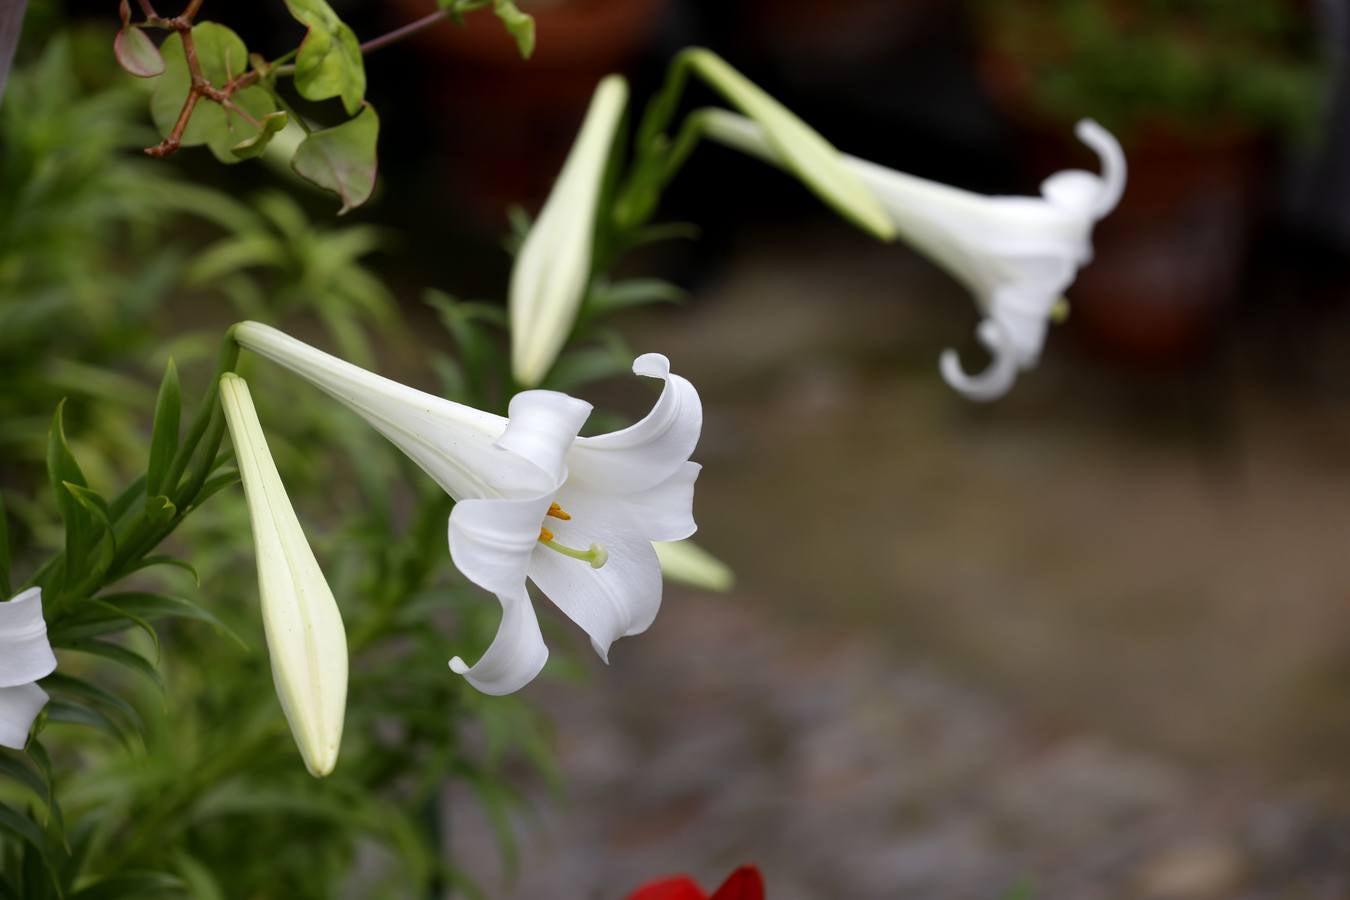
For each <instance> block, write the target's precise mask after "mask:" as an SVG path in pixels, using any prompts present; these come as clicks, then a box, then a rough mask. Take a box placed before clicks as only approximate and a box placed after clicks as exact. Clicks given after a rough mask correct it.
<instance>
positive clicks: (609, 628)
mask: <svg viewBox="0 0 1350 900" xmlns="http://www.w3.org/2000/svg"><path fill="white" fill-rule="evenodd" d="M558 503H559V504H560V505H561V506H562V507H563V508H564V509H566V510H567V511H568V513H570V514H571V516H572V518H571V519H570V520H569V521H557V522H556V524H555V520H553V519H550V520H549V526H548V527H549V529H550V530H551V531H553V532H554V534H555V536H556V538H557V540H558V541H560V542H561V543H563V544H568V545H570V546H575V547H587V546H589V545H590V544H593V543H595V544H600V545H601V546H603V547H604V548H605V550H606V551H607V552H608V554H609V556H608V560H607V561H606V563H605V564H604V565H603V566H601V567H600V568H599V569H594V568H591V567H590V566H589V565H587V564H586V563H584V562H581V561H578V560H575V559H570V558H568V557H565V556H563V555H561V554H559V553H555V552H554V551H552V550H550V549H549V548H547V547H545V546H543V545H542V544H540V545H538V546H537V547H536V548H535V550H534V555H533V557H532V558H531V560H530V570H529V572H530V580H531V581H533V582H534V583H535V584H536V585H538V586H539V589H540V590H541V591H543V592H544V593H545V594H546V595H547V596H548V598H549V599H550V600H552V601H553V604H554V605H555V606H557V607H558V608H559V609H561V610H562V611H563V612H564V613H565V614H566V615H567V617H568V618H569V619H571V620H572V621H573V622H575V623H576V624H577V625H578V626H579V627H580V628H581V629H582V630H583V631H585V632H586V634H588V635H590V638H591V646H593V647H594V648H595V652H596V653H598V654H600V658H601V659H604V660H605V661H606V662H608V661H609V647H610V645H611V644H612V643H614V641H616V640H618V639H619V638H621V637H625V636H628V635H634V634H640V633H641V632H643V631H646V630H647V628H648V627H650V626H651V624H652V621H653V620H655V618H656V614H657V612H658V611H659V610H660V609H661V564H660V562H659V561H658V560H657V558H656V551H655V550H653V549H652V544H651V541H649V540H647V539H646V538H644V537H642V535H641V534H639V533H638V530H637V529H636V528H635V527H634V523H633V522H631V521H629V519H628V518H627V516H625V515H623V514H622V513H621V512H617V511H616V509H615V507H614V506H613V505H612V504H611V503H610V502H609V499H608V498H606V497H601V496H597V495H594V494H591V493H589V492H586V491H583V490H578V489H576V488H573V487H572V486H571V484H570V483H569V484H568V485H566V486H564V487H563V489H562V490H561V491H559V493H558Z"/></svg>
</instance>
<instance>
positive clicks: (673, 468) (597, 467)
mask: <svg viewBox="0 0 1350 900" xmlns="http://www.w3.org/2000/svg"><path fill="white" fill-rule="evenodd" d="M633 373H634V374H636V375H644V376H646V377H648V378H661V379H664V380H665V382H666V384H665V387H664V388H663V389H662V391H661V396H660V397H659V398H657V401H656V405H655V406H653V407H652V410H651V412H649V413H648V414H647V415H646V417H645V418H643V419H642V420H641V421H640V422H636V423H634V424H633V425H630V426H629V427H627V428H625V429H623V430H622V431H613V432H610V433H609V434H602V435H598V436H596V437H586V438H578V439H577V441H576V443H575V444H574V445H573V447H572V451H571V452H570V453H569V454H568V456H567V466H568V470H569V478H570V480H572V481H575V482H578V483H584V484H585V485H586V486H587V488H590V489H593V490H596V491H600V492H603V493H606V494H631V493H634V492H637V491H644V490H647V489H648V488H653V487H656V486H657V485H659V484H661V483H662V482H664V481H666V480H668V479H669V478H671V477H672V476H674V475H675V474H676V473H677V472H679V471H680V468H681V467H682V466H683V465H684V464H685V463H686V462H688V460H689V455H690V454H691V453H693V452H694V447H695V446H697V445H698V436H699V432H700V431H701V430H702V428H703V403H702V401H701V400H700V399H699V396H698V391H697V390H695V389H694V386H693V385H692V384H690V383H689V381H688V380H686V379H684V378H682V377H680V376H679V375H676V374H674V373H672V372H671V371H670V360H668V359H666V358H665V357H664V356H662V355H661V354H660V353H644V354H643V355H641V356H639V357H638V358H637V359H635V360H634V361H633Z"/></svg>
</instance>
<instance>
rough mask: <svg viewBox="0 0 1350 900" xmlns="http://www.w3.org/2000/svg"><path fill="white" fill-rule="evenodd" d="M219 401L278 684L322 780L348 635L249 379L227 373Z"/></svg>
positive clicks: (341, 710)
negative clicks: (240, 491)
mask: <svg viewBox="0 0 1350 900" xmlns="http://www.w3.org/2000/svg"><path fill="white" fill-rule="evenodd" d="M220 402H221V405H222V406H223V407H224V409H225V420H226V422H227V423H228V424H229V427H230V440H231V441H232V442H233V444H234V455H235V458H236V459H237V460H238V462H239V477H240V480H242V481H243V483H244V496H245V498H246V500H247V502H248V513H249V521H250V523H251V524H252V526H253V543H254V546H255V548H256V550H255V552H256V554H257V557H258V587H259V593H260V594H261V603H262V618H263V632H264V634H265V635H266V637H267V652H268V655H269V657H270V658H271V662H272V681H273V683H274V684H275V685H276V689H277V697H278V698H279V699H280V700H281V708H282V711H283V712H284V713H285V714H286V721H287V723H289V724H290V727H291V734H292V735H293V736H294V738H295V744H296V746H297V747H298V748H299V749H300V756H301V757H302V758H303V759H304V761H305V768H307V769H308V770H309V772H310V774H311V775H314V776H315V777H316V778H322V777H323V776H325V775H328V774H329V773H331V772H332V771H333V768H334V767H335V766H336V765H337V757H338V749H339V748H340V747H341V745H342V723H343V717H344V716H345V715H346V710H347V632H346V629H345V628H344V627H343V624H342V614H341V612H339V610H338V606H337V601H335V600H334V599H333V592H332V590H331V589H330V588H329V587H328V582H327V580H325V579H324V577H323V572H322V571H321V570H320V569H319V563H318V561H317V560H316V559H315V558H314V551H313V550H311V549H310V546H309V541H307V540H306V539H305V532H304V530H303V529H302V528H301V527H300V520H299V519H297V518H296V515H295V509H294V508H293V507H292V506H291V501H290V498H288V497H287V496H286V488H285V487H284V486H283V485H282V483H281V475H280V474H278V472H277V467H276V464H275V463H274V462H273V461H272V454H271V452H270V451H269V450H268V449H267V440H266V438H264V437H263V431H262V426H261V424H259V422H258V413H257V411H256V410H255V409H254V407H253V399H252V397H251V396H250V395H249V391H248V384H247V383H245V381H244V379H242V378H240V377H239V376H238V375H234V374H232V373H231V374H226V375H223V376H221V379H220Z"/></svg>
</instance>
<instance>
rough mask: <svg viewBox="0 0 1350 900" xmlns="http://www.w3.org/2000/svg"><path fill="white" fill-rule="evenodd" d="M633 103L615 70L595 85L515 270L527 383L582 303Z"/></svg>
mask: <svg viewBox="0 0 1350 900" xmlns="http://www.w3.org/2000/svg"><path fill="white" fill-rule="evenodd" d="M627 101H628V84H627V82H625V81H624V80H623V79H622V78H620V77H619V76H617V75H610V76H609V77H607V78H605V79H604V80H603V81H601V82H600V85H599V86H598V87H597V88H596V89H595V96H594V97H592V98H591V106H590V109H589V110H587V112H586V120H585V122H583V123H582V126H581V131H580V132H579V133H578V134H577V139H576V143H574V144H573V145H572V151H571V152H570V153H569V154H568V156H567V162H566V163H564V165H563V169H562V172H561V174H559V175H558V180H557V182H556V183H555V184H554V185H553V192H552V193H551V194H549V197H548V200H547V201H546V202H545V203H544V208H543V209H542V210H540V212H539V218H538V219H536V220H535V222H534V224H533V226H531V228H530V233H529V234H528V235H527V236H526V238H525V242H524V243H523V244H522V245H521V247H520V252H519V254H518V255H517V256H516V264H515V266H514V267H513V268H512V270H511V286H510V304H509V306H510V315H511V368H512V371H513V373H514V375H515V378H516V381H518V382H519V383H520V384H523V385H526V386H527V387H533V386H534V385H536V384H538V383H539V382H541V381H543V380H544V376H546V375H547V374H548V370H549V369H550V368H551V367H552V366H553V362H554V360H556V359H557V358H558V353H559V352H560V351H561V350H562V347H563V344H564V343H565V342H566V341H567V335H568V334H569V333H570V332H571V330H572V325H573V323H574V322H575V321H576V318H577V312H578V310H579V309H580V307H581V301H582V298H583V295H584V294H585V292H586V285H587V284H588V283H589V281H590V277H591V245H592V243H593V241H594V239H595V215H596V206H597V205H598V204H599V201H600V186H601V182H602V181H603V179H604V175H605V166H606V163H607V162H608V161H609V154H610V149H611V147H612V146H613V144H614V133H615V131H616V130H617V129H618V127H619V119H620V117H621V116H622V115H623V109H624V105H625V104H626V103H627Z"/></svg>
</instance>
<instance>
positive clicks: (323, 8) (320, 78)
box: [286, 0, 366, 116]
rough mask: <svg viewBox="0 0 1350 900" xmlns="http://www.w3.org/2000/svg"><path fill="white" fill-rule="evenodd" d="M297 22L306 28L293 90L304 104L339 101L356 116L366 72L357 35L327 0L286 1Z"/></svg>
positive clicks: (363, 88) (296, 59)
mask: <svg viewBox="0 0 1350 900" xmlns="http://www.w3.org/2000/svg"><path fill="white" fill-rule="evenodd" d="M286 8H287V9H289V10H290V11H291V15H292V16H294V17H295V20H296V21H297V22H300V23H301V24H302V25H305V26H307V27H308V28H309V33H308V34H306V35H305V39H304V40H303V41H302V42H301V43H300V52H299V54H298V55H297V56H296V58H295V89H296V90H298V91H299V92H300V96H301V97H304V98H305V99H306V100H327V99H328V98H329V97H341V98H342V105H343V106H345V107H346V108H347V115H349V116H354V115H356V112H357V110H359V109H360V108H361V101H362V100H363V99H364V98H365V95H366V68H365V64H364V63H363V62H362V59H361V45H360V43H359V42H358V41H357V40H356V35H355V34H354V33H353V32H352V30H351V29H350V28H348V27H347V25H346V24H345V23H344V22H343V21H342V20H341V19H339V18H338V15H337V13H335V12H333V8H332V7H331V6H329V5H328V3H327V0H286Z"/></svg>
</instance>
